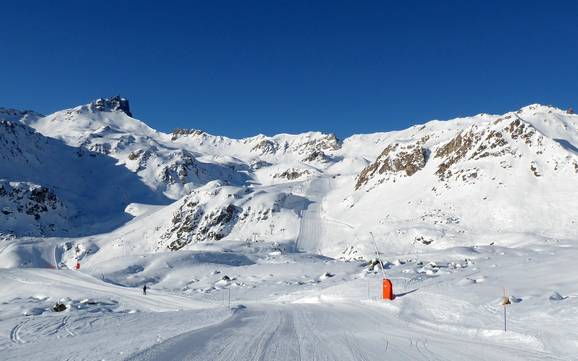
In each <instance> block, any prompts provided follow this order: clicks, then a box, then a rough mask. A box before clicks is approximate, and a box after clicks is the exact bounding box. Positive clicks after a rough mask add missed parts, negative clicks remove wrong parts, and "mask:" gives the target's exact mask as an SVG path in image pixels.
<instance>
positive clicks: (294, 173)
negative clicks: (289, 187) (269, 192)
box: [273, 168, 311, 181]
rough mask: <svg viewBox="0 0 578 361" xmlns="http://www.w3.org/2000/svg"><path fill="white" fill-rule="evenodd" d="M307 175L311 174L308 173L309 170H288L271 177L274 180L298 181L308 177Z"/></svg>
mask: <svg viewBox="0 0 578 361" xmlns="http://www.w3.org/2000/svg"><path fill="white" fill-rule="evenodd" d="M309 174H311V172H309V170H307V169H296V168H290V169H287V170H285V171H283V172H281V173H277V174H274V175H273V178H276V179H287V180H290V181H291V180H295V179H299V178H302V177H305V176H308V175H309Z"/></svg>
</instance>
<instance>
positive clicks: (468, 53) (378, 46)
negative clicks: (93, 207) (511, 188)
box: [0, 0, 578, 137]
mask: <svg viewBox="0 0 578 361" xmlns="http://www.w3.org/2000/svg"><path fill="white" fill-rule="evenodd" d="M0 49H1V53H0V106H4V107H15V108H24V109H34V110H37V111H40V112H44V113H50V112H53V111H56V110H60V109H63V108H68V107H72V106H75V105H79V104H84V103H87V102H89V101H90V100H92V99H95V98H98V97H105V96H111V95H116V94H121V95H122V96H125V97H128V98H129V99H130V101H131V108H132V111H133V113H134V115H135V117H137V118H139V119H141V120H144V121H146V122H147V123H148V124H150V125H151V126H153V127H154V128H157V129H160V130H163V131H169V130H172V129H173V128H175V127H186V128H198V129H204V130H206V131H208V132H210V133H214V134H220V135H227V136H231V137H244V136H249V135H254V134H257V133H264V134H269V135H270V134H275V133H280V132H289V133H297V132H303V131H307V130H320V131H324V132H334V133H336V134H337V135H338V136H340V137H345V136H348V135H350V134H354V133H367V132H375V131H387V130H394V129H401V128H405V127H408V126H410V125H412V124H416V123H420V122H424V121H426V120H430V119H448V118H451V117H456V116H460V115H464V114H477V113H481V112H487V113H503V112H505V111H509V110H513V109H517V108H519V107H522V106H524V105H527V104H530V103H536V102H539V103H545V104H553V105H556V106H559V107H562V108H565V107H568V106H574V108H575V109H576V108H578V2H576V1H549V2H546V1H476V0H473V1H443V0H440V1H337V0H332V1H297V0H291V1H273V0H270V1H250V0H248V1H238V0H236V1H218V0H215V1H187V2H185V1H182V2H179V1H169V0H167V1H162V2H160V1H159V2H147V1H123V0H117V1H96V2H92V1H91V2H88V1H86V2H85V1H54V2H52V1H22V2H17V1H9V2H5V3H3V4H2V23H1V24H0Z"/></svg>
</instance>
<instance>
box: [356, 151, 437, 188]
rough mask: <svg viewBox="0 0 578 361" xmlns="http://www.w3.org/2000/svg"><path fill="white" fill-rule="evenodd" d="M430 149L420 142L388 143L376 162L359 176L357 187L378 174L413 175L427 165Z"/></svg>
mask: <svg viewBox="0 0 578 361" xmlns="http://www.w3.org/2000/svg"><path fill="white" fill-rule="evenodd" d="M427 156H428V150H427V149H425V148H423V147H422V146H421V145H420V143H419V142H418V143H412V144H400V143H394V144H390V145H388V146H387V147H386V148H385V149H384V150H383V152H382V153H381V154H380V155H379V157H377V159H376V160H375V162H373V163H372V164H370V165H369V166H367V167H366V168H365V169H363V170H362V171H361V173H360V174H359V175H358V176H357V182H356V184H355V189H359V188H360V187H362V186H363V185H365V184H367V183H368V182H369V180H370V179H372V178H373V177H374V176H375V175H377V174H385V175H388V174H392V175H403V176H407V177H411V176H412V175H414V174H415V173H416V172H418V171H419V170H421V169H423V167H425V164H426V162H427Z"/></svg>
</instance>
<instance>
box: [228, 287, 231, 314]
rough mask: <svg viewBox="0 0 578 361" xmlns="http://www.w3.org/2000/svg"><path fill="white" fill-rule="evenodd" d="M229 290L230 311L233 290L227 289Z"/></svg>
mask: <svg viewBox="0 0 578 361" xmlns="http://www.w3.org/2000/svg"><path fill="white" fill-rule="evenodd" d="M227 289H228V290H229V309H230V308H231V289H230V288H227Z"/></svg>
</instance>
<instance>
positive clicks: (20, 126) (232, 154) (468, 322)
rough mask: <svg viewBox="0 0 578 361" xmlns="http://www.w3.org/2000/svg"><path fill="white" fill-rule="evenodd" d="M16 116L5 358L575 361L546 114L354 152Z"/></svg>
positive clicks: (91, 120) (565, 152) (567, 190)
mask: <svg viewBox="0 0 578 361" xmlns="http://www.w3.org/2000/svg"><path fill="white" fill-rule="evenodd" d="M0 114H2V117H1V118H0V302H1V303H2V305H3V306H2V307H1V308H0V334H3V335H7V337H4V338H2V339H0V350H1V351H2V355H6V357H7V358H8V359H11V358H12V359H14V358H16V359H18V358H26V359H34V360H36V359H39V358H42V359H48V360H61V359H63V358H69V359H70V358H73V359H107V360H108V359H111V360H126V359H130V360H141V359H147V360H148V359H151V358H152V359H185V358H186V359H189V358H190V359H201V360H207V359H211V360H212V359H232V358H233V359H247V360H249V359H251V360H252V359H255V357H257V356H258V357H261V358H266V359H275V360H276V359H280V360H285V359H286V360H292V359H297V358H306V359H319V358H330V359H335V360H340V359H346V360H349V359H357V358H358V359H368V360H370V359H371V360H373V359H375V360H377V359H382V358H383V355H384V352H386V353H387V354H388V355H389V356H390V357H392V358H394V359H411V360H418V359H428V360H429V359H444V360H445V359H447V360H453V359H456V360H464V359H475V358H476V357H477V356H476V355H484V356H483V358H484V359H488V360H503V359H524V360H543V359H557V360H558V359H564V360H573V359H575V355H576V354H577V352H578V346H577V344H576V338H577V337H578V334H577V333H576V331H575V327H573V326H572V325H574V324H576V322H578V313H577V312H576V311H575V310H576V309H578V308H577V307H576V306H577V300H578V298H577V297H576V294H578V288H577V286H576V285H577V284H578V282H577V277H576V273H575V272H574V271H573V270H574V263H575V259H576V255H577V249H578V248H576V241H577V240H578V227H577V222H578V207H577V206H576V200H578V189H577V188H576V186H575V185H576V183H577V182H576V180H577V179H578V116H576V115H574V114H572V112H570V111H563V110H560V109H557V108H553V107H548V106H543V105H530V106H528V107H524V108H522V109H520V110H517V111H514V112H509V113H506V114H503V115H488V114H480V115H476V116H472V117H464V118H458V119H453V120H448V121H430V122H428V123H425V124H423V125H416V126H413V127H411V128H409V129H405V130H400V131H392V132H383V133H375V134H361V135H353V136H351V137H349V138H347V139H343V140H339V139H337V138H336V137H335V136H334V135H331V134H323V133H319V132H309V133H304V134H296V135H290V134H280V135H276V136H265V135H257V136H255V137H251V138H246V139H231V138H227V137H222V136H214V135H211V134H208V133H206V132H204V131H201V130H195V129H176V130H174V131H173V132H171V133H163V132H158V131H155V130H154V129H151V128H150V127H148V126H147V125H146V124H145V123H143V122H141V121H139V120H137V119H135V118H133V116H132V112H131V109H130V108H129V103H128V101H127V100H126V99H124V98H121V97H113V98H109V99H99V100H96V101H94V102H92V103H90V104H87V105H83V106H79V107H76V108H73V109H68V110H63V111H60V112H57V113H54V114H51V115H48V116H46V117H45V116H42V115H39V114H37V113H34V112H29V111H26V112H20V111H16V110H6V109H2V110H1V111H0ZM374 241H375V243H374ZM375 245H376V246H377V247H378V248H379V250H380V251H381V252H382V259H383V261H384V263H383V264H382V265H381V264H380V263H379V262H377V260H376V259H375ZM380 268H383V271H384V272H386V273H385V274H384V273H382V272H381V271H382V270H380ZM383 276H385V277H387V278H388V279H390V280H391V282H393V288H394V293H395V297H396V298H395V299H394V300H393V301H384V300H383V299H382V294H381V292H382V287H383V280H382V277H383ZM144 285H146V286H147V287H149V294H148V295H146V296H144V295H142V293H143V291H142V290H141V289H142V287H143V286H144ZM504 288H507V289H508V292H511V293H510V294H506V290H505V289H504ZM502 295H504V298H501V296H502ZM229 300H230V302H231V305H230V307H227V306H228V303H229ZM505 300H507V302H508V303H510V306H508V307H509V309H508V315H510V312H512V316H508V317H511V320H508V332H507V333H506V332H504V331H503V329H502V327H504V326H505V324H504V323H503V322H504V321H503V319H502V315H504V313H503V312H504V308H503V306H502V305H503V304H504V302H505ZM175 310H178V311H179V312H165V311H175ZM510 310H511V311H510ZM159 311H162V312H159ZM560 314H564V322H560ZM112 328H114V329H115V330H118V332H120V335H121V336H122V335H126V337H123V340H128V341H127V342H118V335H119V334H118V332H114V333H111V332H110V330H111V329H112ZM137 333H138V334H139V335H140V336H139V337H136V338H135V337H133V336H134V334H137ZM111 335H112V336H111ZM247 335H252V336H254V337H250V338H247V337H246V336H247ZM263 340H266V342H263ZM39 355H40V356H39Z"/></svg>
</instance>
